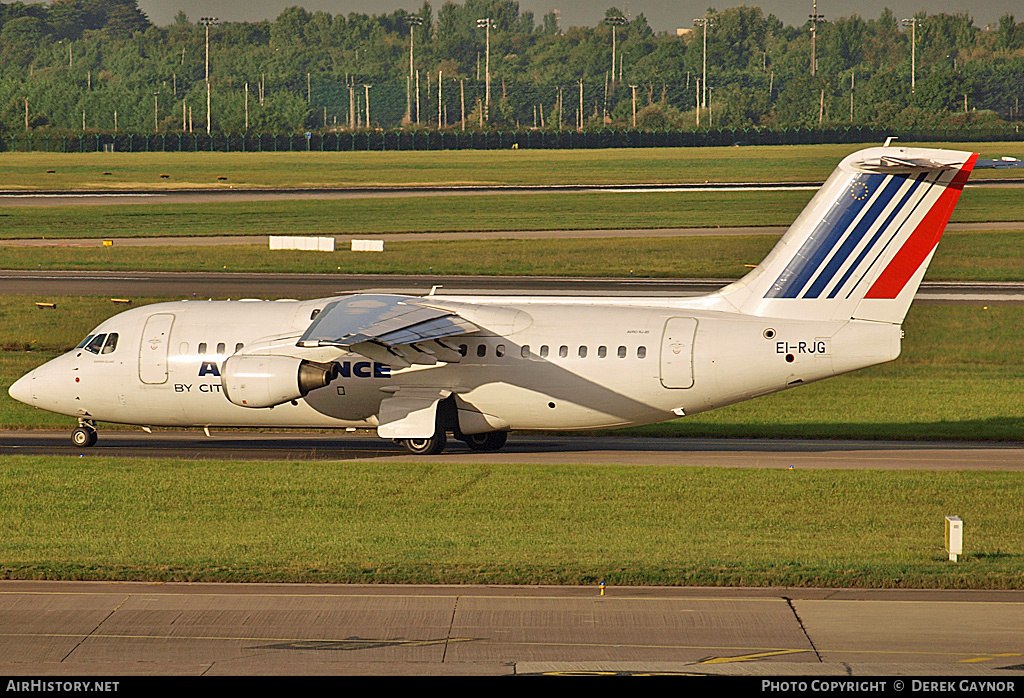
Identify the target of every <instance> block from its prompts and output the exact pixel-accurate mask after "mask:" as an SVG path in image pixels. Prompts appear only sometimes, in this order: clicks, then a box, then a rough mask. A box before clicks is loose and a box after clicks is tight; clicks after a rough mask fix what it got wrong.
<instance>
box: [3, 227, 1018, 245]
mask: <svg viewBox="0 0 1024 698" xmlns="http://www.w3.org/2000/svg"><path fill="white" fill-rule="evenodd" d="M787 229H788V227H787V226H784V225H782V226H778V225H767V226H714V227H703V228H609V229H601V230H594V229H586V228H581V229H575V230H472V231H463V232H440V233H427V232H424V233H372V234H366V235H334V236H330V237H333V238H334V242H335V249H337V250H346V249H348V247H349V246H350V244H351V241H352V239H353V238H357V239H365V238H374V239H380V240H384V241H385V243H387V242H388V241H425V240H449V241H450V240H546V239H551V238H623V237H636V238H665V237H733V236H740V235H771V236H777V237H781V236H782V234H783V233H785V232H786V230H787ZM946 230H948V231H950V232H956V233H966V232H974V231H990V230H1013V231H1018V230H1024V221H990V222H985V223H950V224H949V225H948V226H946ZM104 242H109V243H111V246H113V247H211V246H221V245H262V246H264V247H269V242H270V238H269V236H268V235H204V236H199V237H180V236H177V237H176V236H167V237H93V238H53V237H51V238H46V237H38V238H13V239H0V246H6V247H104V246H105V245H104Z"/></svg>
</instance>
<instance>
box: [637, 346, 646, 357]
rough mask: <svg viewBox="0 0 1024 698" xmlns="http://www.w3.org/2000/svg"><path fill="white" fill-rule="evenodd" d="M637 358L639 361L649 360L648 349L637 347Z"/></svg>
mask: <svg viewBox="0 0 1024 698" xmlns="http://www.w3.org/2000/svg"><path fill="white" fill-rule="evenodd" d="M636 358H638V359H645V358H647V347H637V348H636Z"/></svg>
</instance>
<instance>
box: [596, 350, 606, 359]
mask: <svg viewBox="0 0 1024 698" xmlns="http://www.w3.org/2000/svg"><path fill="white" fill-rule="evenodd" d="M606 356H608V347H598V348H597V358H599V359H603V358H604V357H606Z"/></svg>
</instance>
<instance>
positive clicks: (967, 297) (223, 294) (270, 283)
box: [0, 270, 1024, 304]
mask: <svg viewBox="0 0 1024 698" xmlns="http://www.w3.org/2000/svg"><path fill="white" fill-rule="evenodd" d="M727 283H729V280H728V279H640V278H580V277H566V278H562V277H539V276H469V275H467V276H442V275H436V274H415V275H414V274H277V273H229V272H159V271H145V272H133V271H123V272H122V271H114V272H112V271H51V270H0V294H20V295H31V294H35V295H40V296H43V295H45V296H53V295H64V296H78V295H81V296H104V295H111V296H118V297H122V298H125V299H129V300H130V299H131V298H132V297H139V296H151V297H153V296H155V297H164V298H178V299H182V298H183V299H186V300H187V299H190V298H191V299H199V300H203V299H207V298H215V299H223V298H234V299H238V298H252V297H258V298H264V299H273V298H302V299H304V298H325V297H329V296H336V295H344V294H347V293H355V292H373V293H407V294H410V295H424V294H426V293H428V292H429V291H430V290H431V288H434V287H437V288H438V293H441V294H460V295H474V294H479V295H494V294H502V295H509V296H530V295H533V296H558V295H564V296H573V295H595V296H599V295H604V296H636V297H657V296H662V297H666V296H669V297H670V296H680V297H681V296H692V295H699V294H706V293H712V292H714V291H716V290H718V289H719V288H721V287H722V286H724V285H725V284H727ZM915 302H923V303H1011V304H1019V303H1024V283H1019V282H984V281H964V282H929V281H925V282H924V283H922V284H921V288H920V289H919V290H918V293H917V296H915Z"/></svg>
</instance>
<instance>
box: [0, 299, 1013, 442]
mask: <svg viewBox="0 0 1024 698" xmlns="http://www.w3.org/2000/svg"><path fill="white" fill-rule="evenodd" d="M36 300H44V299H39V298H35V297H32V298H29V297H26V296H6V297H0V348H2V349H3V351H0V391H2V393H0V427H3V428H70V427H71V426H72V425H73V424H74V420H73V419H72V418H69V417H61V416H59V415H53V414H50V413H47V412H42V411H40V410H37V409H33V408H31V407H28V406H27V405H23V404H21V403H18V402H15V401H14V400H12V399H11V398H10V397H9V396H8V395H7V388H8V387H9V386H10V384H11V383H12V382H14V380H16V379H17V378H18V377H19V376H21V375H24V374H25V373H26V372H28V371H29V370H30V369H32V368H34V367H35V366H37V365H39V364H41V363H43V362H44V361H47V360H49V359H50V358H53V357H54V356H56V355H57V354H58V353H60V352H62V351H66V350H68V349H70V348H71V347H74V346H75V345H76V344H78V342H79V341H80V340H81V339H82V337H84V336H85V335H86V334H87V333H88V331H89V330H90V329H91V328H92V327H94V326H95V325H96V324H98V323H99V322H101V321H102V320H103V319H105V318H107V317H109V316H111V315H113V314H114V313H116V312H118V311H120V310H121V309H122V308H123V306H117V305H114V304H112V303H111V302H110V301H109V299H107V298H88V297H87V298H67V297H50V298H48V299H45V300H51V301H54V302H56V303H57V310H56V311H41V310H36V308H35V305H34V301H36ZM151 300H155V299H137V300H136V304H137V305H138V304H142V303H145V302H148V301H151ZM904 329H905V331H906V339H905V340H904V343H903V354H902V356H901V357H900V358H899V359H898V360H897V361H895V362H893V363H890V364H887V365H884V366H878V367H875V368H871V369H867V370H865V371H859V372H856V373H852V374H849V375H846V376H840V377H837V378H833V379H830V380H827V381H823V382H820V383H815V384H812V385H808V386H804V387H801V388H797V389H794V390H790V391H786V392H784V393H779V394H776V395H771V396H766V397H763V398H758V399H756V400H752V401H748V402H743V403H740V404H738V405H733V406H731V407H726V408H722V409H719V410H715V411H712V412H708V413H704V414H697V415H691V416H688V417H686V418H684V419H680V420H674V421H671V422H665V423H663V424H658V425H653V426H649V427H642V428H637V429H634V430H630V431H629V432H626V433H640V434H656V435H663V436H735V437H798V438H799V437H807V438H810V437H816V438H867V439H950V440H993V441H1019V440H1022V439H1024V417H1022V414H1021V409H1020V407H1021V399H1020V396H1021V395H1022V394H1024V370H1022V368H1024V336H1022V335H1024V308H1022V307H1017V306H998V305H992V306H989V307H988V308H987V309H986V308H983V307H981V306H952V305H949V306H938V305H918V306H915V307H913V308H912V309H911V311H910V314H909V316H908V317H907V321H906V323H905V324H904ZM104 428H107V427H104ZM620 433H621V432H620Z"/></svg>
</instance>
